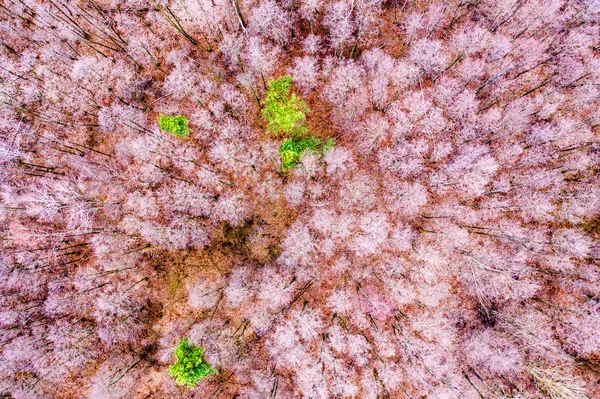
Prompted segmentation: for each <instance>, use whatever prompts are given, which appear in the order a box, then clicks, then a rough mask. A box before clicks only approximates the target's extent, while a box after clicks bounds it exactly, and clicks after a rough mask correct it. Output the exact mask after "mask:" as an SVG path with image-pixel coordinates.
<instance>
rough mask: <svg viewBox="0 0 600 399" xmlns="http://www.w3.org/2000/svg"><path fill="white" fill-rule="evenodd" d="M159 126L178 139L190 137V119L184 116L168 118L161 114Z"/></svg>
mask: <svg viewBox="0 0 600 399" xmlns="http://www.w3.org/2000/svg"><path fill="white" fill-rule="evenodd" d="M158 125H159V126H160V128H161V129H162V130H164V131H166V132H169V133H171V134H172V135H173V136H177V137H187V136H189V135H190V129H189V128H188V119H187V118H186V117H185V116H183V115H175V116H168V115H163V114H159V116H158Z"/></svg>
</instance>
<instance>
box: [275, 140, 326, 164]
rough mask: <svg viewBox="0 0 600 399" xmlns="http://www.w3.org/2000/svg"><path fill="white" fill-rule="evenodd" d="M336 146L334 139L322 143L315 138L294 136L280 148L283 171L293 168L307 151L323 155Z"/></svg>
mask: <svg viewBox="0 0 600 399" xmlns="http://www.w3.org/2000/svg"><path fill="white" fill-rule="evenodd" d="M333 146H334V143H333V139H331V138H329V139H327V141H325V142H322V141H320V140H319V139H317V138H315V137H309V136H304V135H292V138H291V139H287V140H285V141H284V142H283V143H281V145H280V146H279V155H280V156H281V167H282V169H283V171H284V172H285V171H288V170H290V169H291V168H293V167H294V166H295V165H296V164H297V163H298V162H300V157H302V154H303V153H304V151H306V150H310V151H312V152H313V153H314V154H316V155H323V154H324V153H326V152H327V151H329V150H330V149H332V148H333Z"/></svg>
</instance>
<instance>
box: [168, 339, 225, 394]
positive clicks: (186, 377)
mask: <svg viewBox="0 0 600 399" xmlns="http://www.w3.org/2000/svg"><path fill="white" fill-rule="evenodd" d="M175 357H176V358H177V361H176V362H175V364H173V365H172V366H170V367H169V373H170V374H171V375H172V376H173V377H175V378H176V381H177V384H179V385H186V386H187V387H188V388H189V389H194V385H196V383H197V382H198V381H199V380H201V379H203V378H208V377H210V376H211V375H212V374H217V373H218V371H217V370H216V369H214V368H213V367H212V366H211V365H210V364H209V363H208V362H207V361H206V360H205V359H204V347H198V346H195V345H190V343H189V342H188V339H187V338H183V339H182V340H180V341H179V345H177V348H175Z"/></svg>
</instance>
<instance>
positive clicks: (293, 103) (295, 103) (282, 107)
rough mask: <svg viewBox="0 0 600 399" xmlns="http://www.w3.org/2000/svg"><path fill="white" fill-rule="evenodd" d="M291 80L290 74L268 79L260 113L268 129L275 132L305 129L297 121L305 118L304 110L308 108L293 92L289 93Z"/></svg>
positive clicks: (306, 110) (307, 110)
mask: <svg viewBox="0 0 600 399" xmlns="http://www.w3.org/2000/svg"><path fill="white" fill-rule="evenodd" d="M293 80H294V79H293V78H292V77H291V76H282V77H280V78H277V79H271V80H270V81H269V89H268V90H267V94H266V98H265V107H264V108H263V109H262V114H263V117H264V118H265V120H266V121H267V123H268V128H269V130H270V131H271V132H273V133H275V134H278V133H279V132H285V133H291V132H293V131H295V130H298V129H300V130H301V131H304V130H305V128H304V127H303V126H298V123H299V122H302V121H304V120H305V119H306V115H305V112H309V111H310V110H309V109H308V107H307V106H306V103H304V101H301V100H300V99H299V98H298V97H297V96H296V95H295V94H290V85H291V83H292V81H293Z"/></svg>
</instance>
